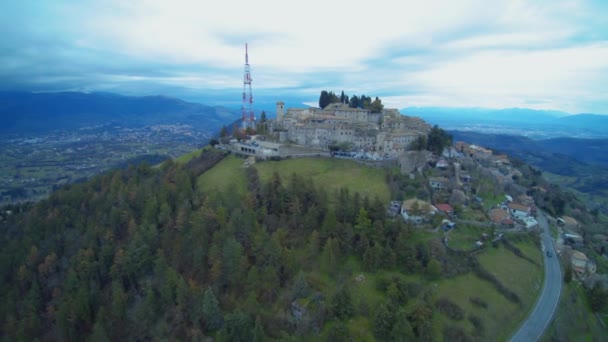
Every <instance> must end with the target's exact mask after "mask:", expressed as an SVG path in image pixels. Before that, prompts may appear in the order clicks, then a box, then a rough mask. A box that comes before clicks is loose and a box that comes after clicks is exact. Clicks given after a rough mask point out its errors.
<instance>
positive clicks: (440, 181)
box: [429, 177, 450, 190]
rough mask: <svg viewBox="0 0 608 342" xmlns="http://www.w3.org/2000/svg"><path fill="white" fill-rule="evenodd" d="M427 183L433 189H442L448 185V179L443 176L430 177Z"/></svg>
mask: <svg viewBox="0 0 608 342" xmlns="http://www.w3.org/2000/svg"><path fill="white" fill-rule="evenodd" d="M429 184H430V185H431V188H433V190H444V189H449V187H450V181H449V180H448V179H447V178H445V177H431V178H429Z"/></svg>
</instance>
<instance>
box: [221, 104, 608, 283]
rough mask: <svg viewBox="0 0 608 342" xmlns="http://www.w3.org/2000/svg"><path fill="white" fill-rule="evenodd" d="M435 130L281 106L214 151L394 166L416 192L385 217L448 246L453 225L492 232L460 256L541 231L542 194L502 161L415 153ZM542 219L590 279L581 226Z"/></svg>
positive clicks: (458, 153) (340, 110)
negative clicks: (440, 236)
mask: <svg viewBox="0 0 608 342" xmlns="http://www.w3.org/2000/svg"><path fill="white" fill-rule="evenodd" d="M433 129H437V128H436V127H434V128H432V127H431V125H429V124H428V123H426V122H425V121H424V120H422V119H421V118H418V117H413V116H408V115H402V114H401V113H400V112H399V110H398V109H384V108H382V109H381V110H379V111H372V110H371V109H363V108H352V107H350V106H349V105H348V104H347V103H331V104H329V105H327V106H326V107H324V108H315V107H309V108H285V103H284V102H282V101H279V102H277V104H276V119H274V120H272V119H271V120H266V121H264V122H262V123H260V124H259V125H258V132H262V133H264V134H258V135H253V136H250V137H247V138H246V139H239V140H237V139H230V140H229V141H227V140H225V142H226V143H225V144H220V145H218V148H220V149H227V150H230V151H231V152H233V153H236V154H240V155H243V156H249V159H248V161H247V162H246V163H245V165H251V164H252V163H254V162H255V159H280V158H297V157H310V156H318V157H333V158H347V159H353V160H356V161H359V162H362V163H366V164H368V165H372V166H378V167H381V166H383V167H386V166H397V167H398V169H399V170H400V172H401V174H402V175H404V176H407V177H409V178H410V179H411V180H412V181H411V183H412V184H413V185H412V187H414V186H415V187H417V191H416V192H413V193H412V192H410V193H404V194H403V196H402V197H403V198H402V199H395V200H393V201H391V202H390V203H388V204H387V206H388V210H387V215H389V216H392V217H398V216H400V217H402V218H403V220H404V221H406V222H410V223H412V224H414V225H416V226H420V227H426V228H428V229H434V230H437V231H442V232H443V233H444V243H445V244H446V246H447V245H449V244H450V240H451V238H450V231H451V230H452V229H454V228H456V227H457V226H458V225H461V226H462V225H465V226H470V225H474V226H479V227H487V228H490V229H491V230H492V232H493V234H482V235H479V236H469V237H467V241H468V242H467V245H466V246H461V247H465V249H469V248H473V249H482V248H484V247H485V245H486V244H488V243H495V242H496V241H497V240H499V239H500V238H501V237H502V234H499V232H501V231H502V232H507V231H540V229H542V227H540V226H539V220H538V219H537V215H538V209H537V203H535V198H540V197H542V196H543V195H544V194H546V192H547V189H545V188H544V187H543V186H540V185H534V186H528V184H525V182H524V181H523V179H524V178H526V177H527V176H528V175H525V174H524V173H522V171H520V170H519V169H518V167H516V166H514V165H513V164H512V163H511V161H510V160H509V157H508V156H507V155H505V154H502V153H495V152H493V151H492V150H490V149H487V148H485V147H483V146H478V145H474V144H468V143H465V142H461V141H458V142H455V143H453V144H452V142H451V141H450V142H449V146H445V148H443V149H442V152H441V153H433V152H431V151H429V150H428V149H426V148H420V145H421V144H422V145H425V146H426V142H427V139H429V134H430V132H431V131H432V130H433ZM440 150H441V149H440ZM421 184H422V187H421V186H420V185H421ZM547 219H548V223H549V224H550V227H551V229H552V230H553V231H554V237H555V242H556V251H557V253H558V254H560V255H561V256H562V257H563V258H564V259H565V260H567V263H568V264H569V265H570V267H571V269H572V271H573V275H575V276H577V277H578V278H579V279H580V280H589V279H596V278H594V277H593V275H594V274H595V273H596V268H597V266H596V263H595V262H594V261H593V260H591V259H590V258H589V257H588V256H587V255H586V254H585V253H584V252H583V250H585V249H586V248H585V244H584V239H583V233H582V231H583V227H582V226H581V224H580V223H579V221H577V220H576V219H575V218H573V217H571V216H567V215H561V216H557V215H556V216H555V217H553V216H551V215H548V216H547ZM459 236H462V234H461V235H459ZM456 243H457V244H458V243H459V242H456ZM601 279H603V278H601Z"/></svg>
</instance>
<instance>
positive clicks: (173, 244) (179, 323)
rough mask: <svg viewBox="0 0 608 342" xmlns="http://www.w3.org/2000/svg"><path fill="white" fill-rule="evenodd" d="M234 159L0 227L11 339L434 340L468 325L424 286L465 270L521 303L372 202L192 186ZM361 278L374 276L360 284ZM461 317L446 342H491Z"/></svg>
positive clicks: (185, 167) (310, 188) (92, 187)
mask: <svg viewBox="0 0 608 342" xmlns="http://www.w3.org/2000/svg"><path fill="white" fill-rule="evenodd" d="M225 156H226V154H225V153H224V152H222V151H218V150H214V149H206V150H205V151H204V152H203V153H201V154H200V156H198V157H195V158H193V159H192V160H190V161H189V162H184V163H178V162H176V161H173V160H168V161H166V162H164V163H163V164H162V165H160V167H151V166H149V165H147V164H145V163H142V164H140V165H139V166H130V167H128V168H127V169H124V170H115V171H112V172H108V173H106V174H103V175H100V176H97V177H95V178H93V179H92V180H90V181H88V182H86V183H81V184H73V185H70V186H67V187H64V188H61V189H59V190H57V191H56V192H55V193H53V194H52V196H51V197H50V198H49V199H48V200H44V201H41V202H39V203H37V204H34V205H32V204H28V205H22V206H14V207H12V208H11V209H12V211H13V214H12V215H9V216H7V217H6V219H5V220H4V221H3V222H2V223H1V229H2V235H1V239H2V241H0V243H1V244H2V246H3V249H2V251H1V253H0V263H1V264H0V267H1V270H2V275H3V277H2V280H1V284H0V287H1V290H2V291H1V292H0V293H1V296H2V297H1V300H2V303H3V304H4V305H3V306H2V308H1V309H0V320H1V323H2V330H3V336H4V338H5V339H7V340H33V339H43V340H49V339H50V340H69V341H76V340H78V341H80V340H93V341H106V340H150V339H159V338H170V339H173V340H174V339H177V340H199V339H202V338H203V337H206V336H211V337H214V338H215V339H217V340H218V341H262V340H269V339H271V340H282V339H287V338H289V337H290V336H296V337H300V338H302V339H311V338H312V339H318V338H319V337H321V338H322V339H323V340H328V341H329V340H331V341H346V340H349V339H351V338H354V337H356V336H353V325H354V326H357V325H359V324H360V325H361V329H363V330H365V331H368V333H369V334H371V336H373V337H375V338H376V339H378V340H411V339H412V338H416V339H420V340H432V339H433V334H434V332H433V326H432V317H433V315H434V312H441V313H442V314H443V315H447V317H452V316H453V317H455V318H453V319H455V320H462V319H463V318H465V316H464V314H463V311H462V309H461V308H459V307H458V305H456V304H454V303H453V302H452V301H451V300H450V299H448V298H441V299H440V300H437V299H436V298H434V296H433V294H432V287H430V286H428V285H429V284H430V283H431V282H433V281H435V280H437V279H438V278H439V277H452V276H456V275H459V274H464V273H468V272H471V271H473V274H475V275H476V276H477V277H479V278H480V279H483V280H484V281H488V282H489V283H490V284H493V286H494V287H495V288H496V289H497V290H498V291H499V292H502V294H503V296H504V297H505V298H506V299H507V300H508V301H509V302H511V303H515V304H517V305H519V304H520V302H521V300H520V298H519V297H518V295H517V294H515V293H513V292H512V291H510V290H509V289H507V288H506V287H504V286H503V285H502V284H501V283H500V281H498V280H497V279H496V278H495V276H493V275H492V274H490V273H489V272H488V271H486V270H485V269H484V268H483V267H482V266H481V265H480V264H479V262H477V260H476V259H475V257H474V256H471V255H470V254H467V253H461V252H455V251H451V250H449V249H446V248H445V247H444V246H443V244H441V242H440V240H439V238H437V239H433V240H430V241H429V240H428V239H427V240H421V239H419V238H418V237H417V235H416V233H415V232H414V229H413V227H411V226H409V225H407V224H405V223H404V222H403V221H402V220H399V219H394V218H389V217H387V216H386V214H385V212H386V203H382V202H381V201H380V200H379V199H377V198H368V197H365V196H361V195H360V194H359V193H351V191H350V190H349V189H348V188H341V189H339V190H338V191H336V192H328V191H327V190H326V189H324V188H321V187H318V186H316V185H315V184H314V183H313V182H312V180H311V179H307V178H303V177H301V176H299V175H298V174H297V173H294V174H292V175H291V176H290V177H288V179H282V178H281V177H280V176H279V174H278V173H274V174H273V176H272V178H271V179H270V181H268V182H261V181H260V177H259V175H258V173H257V171H256V169H255V168H248V169H246V175H247V192H246V194H245V195H244V196H242V195H239V194H236V193H233V192H230V191H226V192H208V193H205V192H202V191H200V190H199V189H198V188H197V186H196V182H197V177H198V176H200V175H201V174H203V173H204V172H205V171H207V170H209V169H210V168H212V167H213V166H214V165H216V164H217V163H219V162H220V161H221V160H222V159H223V158H225ZM379 172H381V171H379ZM362 272H367V274H370V275H373V274H378V276H377V277H375V281H374V282H368V283H365V279H364V276H363V273H362ZM379 272H382V273H379ZM380 274H381V275H380ZM364 291H370V292H373V293H374V294H375V295H374V296H370V297H369V298H373V300H369V301H367V300H363V299H362V298H368V297H365V296H359V295H358V294H361V293H363V292H364ZM471 302H472V303H474V305H477V306H483V305H487V304H485V302H484V300H483V299H480V298H477V297H475V298H471ZM475 303H476V304H475ZM466 319H468V321H469V322H470V323H468V324H469V325H470V326H472V327H474V328H473V329H474V334H475V336H476V337H474V336H469V335H470V333H469V332H466V331H464V330H463V329H462V328H460V327H459V326H456V325H449V324H446V325H445V328H444V330H443V331H442V332H440V334H442V335H443V336H444V337H445V338H446V339H453V338H456V339H462V340H471V339H474V338H481V337H483V336H484V335H483V334H484V327H483V320H482V319H481V318H480V317H478V316H476V315H471V314H469V316H468V317H466Z"/></svg>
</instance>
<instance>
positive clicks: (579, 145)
mask: <svg viewBox="0 0 608 342" xmlns="http://www.w3.org/2000/svg"><path fill="white" fill-rule="evenodd" d="M450 133H451V134H452V135H453V136H454V139H455V140H460V141H468V142H471V143H474V144H479V145H481V146H485V147H488V148H490V149H492V150H495V151H499V152H503V153H506V154H508V155H510V156H512V157H515V158H517V159H520V160H522V161H524V162H526V163H527V164H530V165H533V166H535V167H537V168H539V169H540V170H542V171H543V172H546V173H548V176H549V175H550V174H552V175H555V176H551V181H553V182H555V183H557V184H559V185H561V186H564V187H565V188H566V189H573V190H575V191H577V192H579V193H580V194H582V195H583V197H584V198H585V199H586V202H587V203H588V205H589V206H590V207H592V208H599V209H600V210H602V211H604V212H606V213H608V202H606V198H608V172H607V171H608V154H606V153H603V151H605V150H606V148H608V140H607V139H575V138H554V139H547V140H532V139H529V138H526V137H523V136H516V135H507V134H484V133H477V132H468V131H467V132H465V131H450Z"/></svg>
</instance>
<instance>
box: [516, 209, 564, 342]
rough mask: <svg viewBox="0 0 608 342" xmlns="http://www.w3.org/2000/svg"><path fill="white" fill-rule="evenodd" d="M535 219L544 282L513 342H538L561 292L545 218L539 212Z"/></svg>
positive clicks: (556, 259)
mask: <svg viewBox="0 0 608 342" xmlns="http://www.w3.org/2000/svg"><path fill="white" fill-rule="evenodd" d="M537 219H538V224H539V226H540V228H541V229H542V233H541V243H542V246H543V256H544V258H545V282H544V285H543V289H542V292H541V293H540V296H539V297H538V300H537V301H536V306H535V307H534V310H533V311H532V313H531V314H530V316H529V317H528V319H526V320H525V321H524V322H523V323H522V325H521V326H520V327H519V330H518V331H517V332H516V333H515V334H514V335H513V337H512V338H511V341H513V342H519V341H522V342H523V341H525V342H528V341H538V340H539V339H540V337H541V336H542V335H543V333H544V332H545V329H547V327H548V326H549V323H551V320H552V319H553V315H554V313H555V310H556V308H557V304H558V302H559V296H560V294H561V291H562V271H561V268H560V265H559V259H558V256H557V254H556V253H555V248H554V247H553V239H552V238H551V231H550V230H549V224H548V223H547V217H546V216H545V215H544V214H543V213H542V212H541V211H539V212H538V217H537ZM547 252H549V253H550V254H551V256H550V257H549V256H547Z"/></svg>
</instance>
